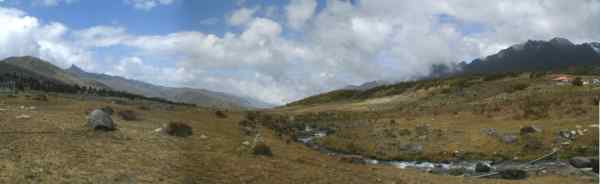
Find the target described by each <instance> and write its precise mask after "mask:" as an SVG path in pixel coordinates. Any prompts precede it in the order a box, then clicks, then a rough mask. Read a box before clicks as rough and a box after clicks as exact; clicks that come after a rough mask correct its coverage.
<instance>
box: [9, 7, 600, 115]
mask: <svg viewBox="0 0 600 184" xmlns="http://www.w3.org/2000/svg"><path fill="white" fill-rule="evenodd" d="M312 2H313V1H292V2H291V3H290V4H288V5H287V6H285V7H270V8H260V7H254V8H251V7H239V8H238V9H236V10H234V11H232V12H231V13H228V14H226V15H224V16H225V18H226V20H227V22H228V24H229V25H232V26H235V27H236V28H239V31H236V32H225V33H223V34H219V35H216V34H211V33H205V32H201V31H185V32H174V33H169V34H163V35H135V34H132V33H129V32H128V31H127V29H126V28H124V27H115V26H95V27H91V28H88V29H83V30H69V29H68V27H66V26H64V25H61V24H60V23H49V24H42V23H40V22H39V21H38V20H37V19H36V18H34V17H29V16H27V15H25V14H24V13H23V12H20V11H17V10H10V9H2V11H0V24H2V25H11V26H9V27H7V28H4V30H3V31H2V32H0V47H3V48H7V49H3V50H0V56H7V55H11V54H14V53H21V54H30V53H34V54H37V55H43V56H44V57H48V58H66V59H56V60H60V62H63V61H66V62H65V63H72V62H75V61H76V60H74V59H73V58H78V57H79V58H83V59H82V60H86V56H88V55H89V52H87V51H86V50H91V49H93V48H105V47H113V46H122V47H127V48H128V49H131V50H132V51H131V53H128V54H126V55H125V56H123V57H121V58H119V59H117V60H118V63H117V64H116V65H114V66H111V68H110V73H112V74H118V75H122V76H127V77H133V78H135V79H138V80H144V81H149V82H153V83H159V84H166V85H170V86H186V87H196V88H205V89H211V90H217V91H223V92H228V93H233V94H238V95H244V96H251V97H255V98H258V99H261V100H264V101H267V102H270V103H277V104H281V103H286V102H290V101H293V100H298V99H300V98H303V97H306V96H308V95H314V94H317V93H321V92H325V91H328V90H332V89H336V88H340V87H343V86H345V85H348V84H360V83H363V82H369V81H373V80H392V81H401V80H410V79H415V78H417V77H421V76H425V75H428V74H429V72H430V68H431V65H433V64H440V63H455V62H460V61H464V60H467V61H469V60H471V59H475V58H477V57H482V56H486V55H488V54H492V53H494V52H497V51H499V50H500V49H503V48H506V47H508V46H510V45H512V44H516V43H520V42H524V41H527V40H528V39H539V40H547V39H550V38H552V37H556V36H560V37H566V38H569V39H571V40H572V41H574V42H577V43H581V42H587V41H598V40H600V24H597V23H596V22H599V21H600V2H599V1H589V0H576V1H569V2H562V1H520V0H506V1H489V2H487V1H486V2H473V1H467V0H449V1H443V2H442V1H437V0H424V1H398V0H368V1H367V0H365V1H358V2H355V3H352V2H350V1H341V0H329V1H327V2H326V4H324V5H323V9H320V10H319V11H318V12H317V11H316V10H315V9H316V8H314V7H315V6H316V5H314V4H312ZM240 5H241V6H243V5H245V4H243V3H241V4H240ZM277 8H278V9H277ZM262 11H265V12H262ZM268 12H284V13H282V14H279V15H278V14H276V13H268ZM276 16H281V17H276ZM306 25H310V26H306ZM44 29H45V30H44ZM42 30H43V31H42ZM290 30H293V31H292V33H291V34H292V35H293V36H289V35H290V34H287V33H288V32H287V31H290ZM42 32H43V33H51V34H40V33H42ZM65 35H70V36H71V37H73V39H72V40H70V39H66V38H65V37H67V38H68V37H69V36H65ZM9 43H10V45H9ZM42 48H48V49H42ZM82 49H83V50H82ZM42 53H45V54H42ZM86 53H87V54H86ZM69 58H71V59H69ZM63 65H64V64H63ZM165 76H168V77H165Z"/></svg>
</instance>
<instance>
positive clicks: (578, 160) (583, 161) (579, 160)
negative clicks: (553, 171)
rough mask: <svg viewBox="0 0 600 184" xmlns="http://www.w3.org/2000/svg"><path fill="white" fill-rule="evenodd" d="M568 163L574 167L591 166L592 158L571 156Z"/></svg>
mask: <svg viewBox="0 0 600 184" xmlns="http://www.w3.org/2000/svg"><path fill="white" fill-rule="evenodd" d="M569 163H570V164H571V165H572V166H573V167H575V168H589V167H592V160H591V159H588V158H585V157H573V158H571V160H569Z"/></svg>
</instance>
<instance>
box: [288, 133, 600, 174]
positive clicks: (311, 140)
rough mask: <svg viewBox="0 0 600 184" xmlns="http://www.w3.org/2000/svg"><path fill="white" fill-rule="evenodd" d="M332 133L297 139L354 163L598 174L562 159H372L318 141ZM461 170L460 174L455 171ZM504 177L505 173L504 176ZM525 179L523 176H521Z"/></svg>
mask: <svg viewBox="0 0 600 184" xmlns="http://www.w3.org/2000/svg"><path fill="white" fill-rule="evenodd" d="M331 133H332V132H331V131H329V130H326V129H318V128H311V127H308V126H307V127H306V128H305V129H304V130H302V131H301V132H300V134H299V135H300V136H298V139H297V141H299V142H301V143H302V144H304V145H305V146H307V147H309V148H311V149H314V150H318V151H319V152H321V153H323V154H327V155H330V156H334V157H340V158H342V157H346V158H351V159H352V163H364V164H376V165H386V166H391V167H396V168H398V169H415V170H419V171H423V172H428V173H433V174H440V175H452V174H454V175H464V176H483V175H489V174H493V173H497V172H499V171H502V170H507V169H518V170H522V171H526V172H527V173H528V174H529V175H531V174H535V175H546V174H555V175H592V174H593V175H595V176H597V175H596V174H595V173H593V172H591V171H585V170H582V169H577V168H574V167H572V166H571V165H570V164H569V163H568V161H561V160H540V161H536V162H535V163H530V162H527V161H502V162H497V161H496V162H494V161H491V160H462V161H446V162H429V161H401V160H397V161H396V160H377V159H372V158H367V157H363V156H360V155H355V154H349V153H343V152H339V151H334V150H331V149H328V148H326V147H324V146H321V145H318V144H316V143H315V140H318V139H321V138H324V137H326V136H328V135H330V134H331ZM477 164H483V165H485V166H487V167H489V171H487V172H476V169H475V168H476V165H477ZM456 170H460V173H459V174H456V173H455V171H456ZM502 177H504V176H502ZM521 179H522V178H521Z"/></svg>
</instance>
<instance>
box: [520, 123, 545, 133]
mask: <svg viewBox="0 0 600 184" xmlns="http://www.w3.org/2000/svg"><path fill="white" fill-rule="evenodd" d="M541 131H542V129H540V128H538V127H536V126H533V125H530V126H525V127H523V128H521V135H525V134H531V133H538V132H541Z"/></svg>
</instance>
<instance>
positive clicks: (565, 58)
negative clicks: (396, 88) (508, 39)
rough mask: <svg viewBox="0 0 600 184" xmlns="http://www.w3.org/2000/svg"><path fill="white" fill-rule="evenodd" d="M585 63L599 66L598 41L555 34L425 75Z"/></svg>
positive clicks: (562, 68) (558, 67)
mask: <svg viewBox="0 0 600 184" xmlns="http://www.w3.org/2000/svg"><path fill="white" fill-rule="evenodd" d="M585 66H596V67H598V66H600V42H589V43H582V44H574V43H572V42H571V41H570V40H568V39H565V38H559V37H557V38H553V39H551V40H548V41H543V40H528V41H527V42H524V43H519V44H515V45H512V46H510V47H508V48H506V49H503V50H501V51H499V52H498V53H496V54H493V55H490V56H487V57H483V58H478V59H475V60H473V61H471V62H469V63H467V62H464V61H463V62H460V63H453V64H450V65H444V64H436V65H432V67H431V68H432V72H431V74H430V75H429V76H426V77H424V78H438V77H445V76H450V75H456V74H465V73H466V74H491V73H505V72H536V71H566V70H568V69H569V68H571V67H585ZM393 83H394V82H391V81H383V80H381V81H372V82H367V83H364V84H362V85H358V86H356V85H351V86H347V87H344V88H342V90H359V91H365V90H368V89H372V88H375V87H379V86H383V85H389V84H393Z"/></svg>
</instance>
